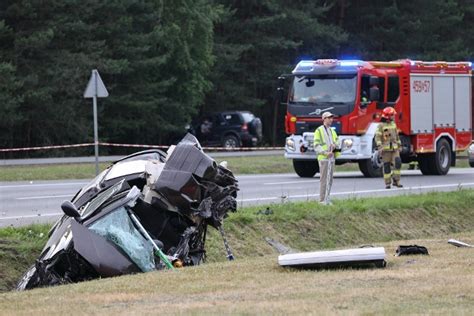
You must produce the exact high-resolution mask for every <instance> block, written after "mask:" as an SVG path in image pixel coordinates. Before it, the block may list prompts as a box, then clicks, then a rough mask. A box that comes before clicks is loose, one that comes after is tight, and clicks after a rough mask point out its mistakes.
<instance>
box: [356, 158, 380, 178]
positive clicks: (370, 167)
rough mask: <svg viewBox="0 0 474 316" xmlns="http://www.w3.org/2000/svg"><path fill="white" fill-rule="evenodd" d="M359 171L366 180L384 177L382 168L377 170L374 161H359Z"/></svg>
mask: <svg viewBox="0 0 474 316" xmlns="http://www.w3.org/2000/svg"><path fill="white" fill-rule="evenodd" d="M359 170H360V172H362V174H363V175H364V177H366V178H378V177H381V176H382V175H383V172H382V168H375V167H374V164H373V163H372V159H363V160H359Z"/></svg>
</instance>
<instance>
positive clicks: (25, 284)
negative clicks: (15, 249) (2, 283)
mask: <svg viewBox="0 0 474 316" xmlns="http://www.w3.org/2000/svg"><path fill="white" fill-rule="evenodd" d="M237 191H238V185H237V180H236V179H235V177H234V175H233V174H232V172H231V171H229V170H228V169H226V168H225V167H224V166H222V165H217V163H216V162H215V161H214V160H213V159H212V158H211V157H209V156H208V155H206V154H205V153H204V152H203V151H202V149H201V146H200V144H199V142H198V141H197V139H196V138H195V137H194V136H192V135H190V134H188V135H186V136H185V137H184V138H183V140H182V141H181V142H180V143H179V144H178V145H177V146H175V147H172V148H170V150H168V153H167V154H165V153H164V152H162V151H160V150H148V151H143V152H139V153H136V154H133V155H130V156H127V157H125V158H124V159H122V160H120V161H118V162H116V163H114V164H113V165H112V166H111V167H109V168H108V169H106V170H105V171H103V172H102V173H101V174H99V175H98V176H97V177H96V178H95V179H94V180H93V181H92V182H91V183H89V184H88V185H86V186H85V187H83V188H82V189H81V190H80V191H79V192H78V193H77V194H76V195H75V196H74V198H73V199H72V201H71V202H68V201H66V202H64V203H63V205H62V209H63V211H64V213H65V215H63V216H62V217H61V218H60V219H59V220H58V222H57V223H56V224H55V225H54V226H53V228H52V229H51V231H50V233H49V240H48V242H47V243H46V245H45V247H44V249H43V251H42V252H41V254H40V256H39V258H38V259H37V260H36V263H35V264H34V265H33V266H31V267H30V269H29V270H28V271H27V272H26V273H25V274H24V275H23V277H22V278H21V280H20V281H19V283H18V285H17V289H18V290H24V289H30V288H34V287H39V286H48V285H56V284H64V283H71V282H80V281H84V280H89V279H94V278H99V277H110V276H117V275H123V274H129V273H135V272H147V271H152V270H156V269H163V268H166V267H168V268H173V267H180V266H188V265H199V264H201V263H202V262H204V261H205V257H206V250H205V241H206V232H207V227H208V226H209V225H210V226H212V227H214V228H216V229H218V230H219V231H220V232H221V234H222V235H223V237H225V236H224V232H223V229H222V224H223V220H224V218H225V217H227V214H228V212H229V211H230V212H234V211H236V208H237V203H236V196H237ZM225 246H226V250H227V253H228V255H227V257H228V258H229V259H233V254H232V252H231V250H230V247H229V246H228V244H227V241H225Z"/></svg>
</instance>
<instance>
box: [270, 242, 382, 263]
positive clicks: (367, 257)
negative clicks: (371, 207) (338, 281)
mask: <svg viewBox="0 0 474 316" xmlns="http://www.w3.org/2000/svg"><path fill="white" fill-rule="evenodd" d="M278 263H279V264H280V265H281V266H284V267H295V268H332V267H365V266H375V267H380V268H382V267H385V266H386V261H385V248H383V247H373V248H356V249H344V250H331V251H313V252H299V253H289V254H285V255H280V256H278Z"/></svg>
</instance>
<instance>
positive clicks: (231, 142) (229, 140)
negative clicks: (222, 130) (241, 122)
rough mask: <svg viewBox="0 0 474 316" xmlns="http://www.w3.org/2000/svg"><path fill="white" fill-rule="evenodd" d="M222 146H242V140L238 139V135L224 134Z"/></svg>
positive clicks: (226, 147) (231, 147)
mask: <svg viewBox="0 0 474 316" xmlns="http://www.w3.org/2000/svg"><path fill="white" fill-rule="evenodd" d="M222 146H223V147H224V148H225V149H235V148H239V147H240V142H239V140H238V139H237V137H235V136H234V135H227V136H224V140H223V141H222Z"/></svg>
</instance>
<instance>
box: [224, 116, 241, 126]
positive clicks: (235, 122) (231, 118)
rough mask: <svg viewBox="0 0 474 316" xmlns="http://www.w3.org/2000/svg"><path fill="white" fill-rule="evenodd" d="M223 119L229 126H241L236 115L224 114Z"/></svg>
mask: <svg viewBox="0 0 474 316" xmlns="http://www.w3.org/2000/svg"><path fill="white" fill-rule="evenodd" d="M224 119H225V120H226V122H227V124H229V125H238V124H241V120H240V117H239V115H238V114H224Z"/></svg>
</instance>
